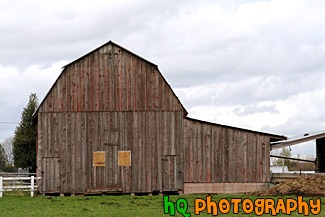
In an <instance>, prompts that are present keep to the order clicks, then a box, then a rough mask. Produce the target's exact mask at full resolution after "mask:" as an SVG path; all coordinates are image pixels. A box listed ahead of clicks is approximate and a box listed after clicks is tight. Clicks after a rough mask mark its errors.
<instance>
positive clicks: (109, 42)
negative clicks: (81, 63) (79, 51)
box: [62, 40, 158, 68]
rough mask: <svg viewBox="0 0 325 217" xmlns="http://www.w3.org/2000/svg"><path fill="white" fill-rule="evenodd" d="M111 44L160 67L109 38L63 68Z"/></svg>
mask: <svg viewBox="0 0 325 217" xmlns="http://www.w3.org/2000/svg"><path fill="white" fill-rule="evenodd" d="M109 44H112V45H114V46H116V47H119V48H121V49H123V50H125V51H127V52H128V53H130V54H132V55H134V56H136V57H138V58H139V59H141V60H143V61H145V62H147V63H149V64H151V65H153V66H156V67H158V65H157V64H155V63H153V62H150V61H149V60H147V59H145V58H144V57H142V56H140V55H138V54H136V53H134V52H132V51H130V50H128V49H126V48H125V47H122V46H121V45H119V44H116V43H115V42H113V41H112V40H109V41H108V42H106V43H104V44H102V45H100V46H99V47H97V48H95V49H93V50H91V51H89V52H88V53H86V54H84V55H82V56H80V57H79V58H77V59H75V60H73V61H72V62H70V63H68V64H66V65H64V66H63V67H62V68H65V67H67V66H69V65H71V64H73V63H75V62H76V61H78V60H80V59H82V58H84V57H86V56H88V55H89V54H91V53H93V52H95V51H97V50H99V49H100V48H102V47H104V46H106V45H109Z"/></svg>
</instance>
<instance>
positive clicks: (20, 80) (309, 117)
mask: <svg viewBox="0 0 325 217" xmlns="http://www.w3.org/2000/svg"><path fill="white" fill-rule="evenodd" d="M109 40H112V41H114V42H116V43H118V44H120V45H121V46H123V47H125V48H127V49H129V50H131V51H133V52H135V53H137V54H139V55H140V56H143V57H144V58H146V59H148V60H150V61H151V62H154V63H156V64H157V65H158V66H159V68H160V71H161V72H162V73H163V75H164V76H165V78H166V79H167V81H168V82H169V84H170V85H171V86H172V88H173V89H174V90H175V92H176V94H177V95H178V96H179V98H180V100H181V101H182V103H183V105H184V106H185V108H186V109H187V110H188V112H189V116H190V117H193V118H199V119H203V120H206V121H211V122H216V123H221V124H225V125H231V126H237V127H243V128H248V129H252V130H259V131H265V132H269V133H275V134H280V135H286V136H289V137H290V136H295V135H299V134H303V133H306V132H312V131H317V130H323V129H324V128H325V102H324V98H325V61H324V60H325V1H323V0H270V1H253V0H247V1H244V0H237V1H234V0H233V1H231V0H202V1H190V0H184V1H181V0H180V1H175V0H161V1H152V0H138V1H130V0H128V1H126V0H116V1H107V0H105V1H99V0H92V1H80V0H78V1H61V0H54V1H41V0H33V1H32V0H31V1H23V0H20V1H19V0H17V1H15V0H4V1H1V7H0V142H1V141H3V140H4V139H5V138H7V137H10V136H12V135H13V133H14V130H15V127H16V125H17V124H15V123H3V122H19V121H20V114H21V111H22V109H23V107H24V106H25V105H26V104H27V101H28V95H29V94H30V93H31V92H36V93H37V95H38V97H39V100H40V101H41V100H42V99H43V97H44V96H45V94H46V93H47V91H48V90H49V88H50V86H51V85H52V84H53V82H54V81H55V79H56V78H57V76H58V75H59V74H60V72H61V67H62V66H64V65H65V64H66V63H68V62H70V61H72V60H74V59H76V58H78V57H80V56H82V55H83V54H85V53H87V52H89V51H90V50H92V49H94V48H96V47H98V46H100V45H101V44H103V43H105V42H107V41H109ZM292 149H293V153H305V154H313V153H314V152H315V148H314V143H307V144H303V145H300V146H296V147H293V148H292Z"/></svg>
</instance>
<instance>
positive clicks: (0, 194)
mask: <svg viewBox="0 0 325 217" xmlns="http://www.w3.org/2000/svg"><path fill="white" fill-rule="evenodd" d="M0 197H2V176H0Z"/></svg>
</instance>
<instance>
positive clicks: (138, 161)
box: [34, 41, 286, 194]
mask: <svg viewBox="0 0 325 217" xmlns="http://www.w3.org/2000/svg"><path fill="white" fill-rule="evenodd" d="M34 118H35V121H36V122H37V173H38V176H40V177H41V178H42V179H41V181H40V183H39V186H40V188H39V190H40V192H42V193H54V192H56V193H61V194H67V193H71V194H83V193H91V192H111V191H112V192H122V193H148V194H151V193H153V192H154V193H162V192H171V191H173V192H174V191H176V192H177V191H178V192H181V193H183V192H184V193H222V192H232V191H236V190H240V191H246V190H247V191H248V190H255V189H258V188H263V187H265V186H266V185H267V183H269V181H270V163H269V159H270V142H271V141H277V140H283V139H286V138H285V137H283V136H279V135H273V134H268V133H262V132H256V131H251V130H246V129H240V128H236V127H230V126H224V125H219V124H214V123H208V122H204V121H200V120H195V119H191V118H188V117H187V111H186V109H185V108H184V107H183V106H182V104H181V102H180V101H179V99H178V98H177V96H176V95H175V93H174V92H173V90H172V89H171V87H170V86H169V85H168V83H167V82H166V80H165V79H164V77H163V76H162V74H161V73H160V71H159V69H158V67H157V65H155V64H153V63H151V62H149V61H147V60H145V59H143V58H141V57H139V56H138V55H136V54H134V53H132V52H130V51H128V50H127V49H125V48H123V47H121V46H119V45H117V44H115V43H113V42H111V41H109V42H108V43H106V44H104V45H102V46H101V47H99V48H97V49H95V50H93V51H91V52H90V53H88V54H86V55H84V56H82V57H80V58H79V59H77V60H75V61H73V62H71V63H69V64H68V65H66V66H64V68H63V71H62V73H61V74H60V76H59V77H58V78H57V80H56V81H55V83H54V84H53V86H52V87H51V89H50V91H49V92H48V93H47V95H46V97H45V98H44V99H43V101H42V102H41V104H40V106H39V107H38V109H37V111H36V112H35V114H34Z"/></svg>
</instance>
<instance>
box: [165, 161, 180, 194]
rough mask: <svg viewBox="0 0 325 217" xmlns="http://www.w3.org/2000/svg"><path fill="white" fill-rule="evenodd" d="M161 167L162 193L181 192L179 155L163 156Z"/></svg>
mask: <svg viewBox="0 0 325 217" xmlns="http://www.w3.org/2000/svg"><path fill="white" fill-rule="evenodd" d="M162 165H163V191H179V190H181V189H182V188H181V185H182V184H181V180H182V179H181V177H180V176H181V175H182V174H181V170H180V165H181V162H180V155H164V156H163V159H162Z"/></svg>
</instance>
